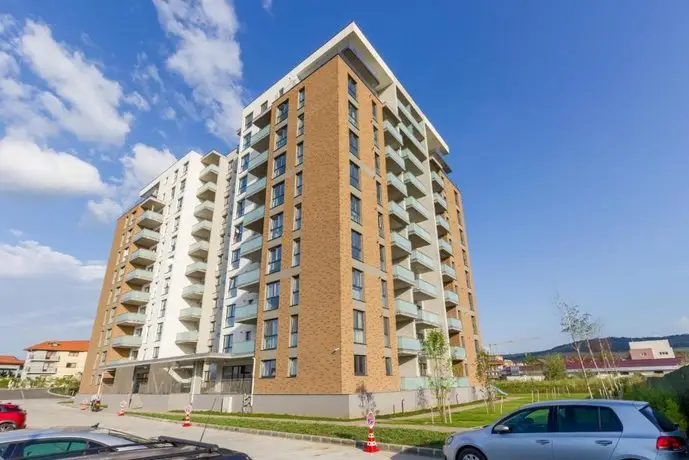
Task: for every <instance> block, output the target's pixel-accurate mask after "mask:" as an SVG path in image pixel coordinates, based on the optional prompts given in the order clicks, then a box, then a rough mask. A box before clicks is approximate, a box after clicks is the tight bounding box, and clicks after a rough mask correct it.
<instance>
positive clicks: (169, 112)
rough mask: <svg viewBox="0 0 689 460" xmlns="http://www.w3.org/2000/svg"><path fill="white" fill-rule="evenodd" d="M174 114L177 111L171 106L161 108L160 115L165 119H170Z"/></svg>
mask: <svg viewBox="0 0 689 460" xmlns="http://www.w3.org/2000/svg"><path fill="white" fill-rule="evenodd" d="M175 115H177V112H175V109H173V108H172V107H167V108H166V109H163V111H162V112H160V116H161V117H162V118H164V119H165V120H172V119H173V118H175Z"/></svg>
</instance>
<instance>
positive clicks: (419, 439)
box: [136, 412, 448, 448]
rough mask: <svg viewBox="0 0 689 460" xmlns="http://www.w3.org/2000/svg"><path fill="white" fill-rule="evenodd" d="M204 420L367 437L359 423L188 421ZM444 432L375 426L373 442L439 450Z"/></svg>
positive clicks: (214, 421)
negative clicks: (354, 424)
mask: <svg viewBox="0 0 689 460" xmlns="http://www.w3.org/2000/svg"><path fill="white" fill-rule="evenodd" d="M136 414H137V415H145V416H149V417H156V418H160V419H166V420H176V421H179V422H180V423H181V421H182V417H181V414H171V413H163V414H161V413H151V412H137V413H136ZM207 420H208V426H211V427H212V426H214V425H220V426H236V427H241V428H250V429H255V430H271V431H281V432H284V433H299V434H308V435H313V436H328V437H332V438H340V439H354V440H358V441H366V439H367V437H368V429H367V428H366V427H365V426H364V425H363V424H362V426H361V427H357V426H341V425H334V424H328V423H290V422H289V421H287V420H285V421H282V420H252V419H251V418H249V417H247V418H246V419H237V418H221V417H214V418H210V419H209V418H208V417H204V416H203V415H192V416H191V421H192V423H194V424H199V425H202V424H205V423H206V421H207ZM447 436H448V433H440V432H437V431H428V430H410V429H403V428H394V427H382V426H380V425H379V426H378V427H376V441H378V442H384V443H391V444H402V445H407V446H421V447H435V448H442V446H443V443H444V441H445V438H446V437H447Z"/></svg>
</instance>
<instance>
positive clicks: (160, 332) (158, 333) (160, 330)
mask: <svg viewBox="0 0 689 460" xmlns="http://www.w3.org/2000/svg"><path fill="white" fill-rule="evenodd" d="M162 336H163V323H158V325H157V326H156V336H155V341H156V342H159V341H160V338H161V337H162Z"/></svg>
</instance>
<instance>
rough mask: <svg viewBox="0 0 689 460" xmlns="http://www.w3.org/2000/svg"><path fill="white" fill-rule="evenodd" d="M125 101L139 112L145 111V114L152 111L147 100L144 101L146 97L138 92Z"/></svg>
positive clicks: (126, 97) (129, 95) (127, 97)
mask: <svg viewBox="0 0 689 460" xmlns="http://www.w3.org/2000/svg"><path fill="white" fill-rule="evenodd" d="M124 101H125V102H126V103H127V104H131V105H133V106H134V107H136V108H137V109H139V110H143V111H144V112H148V111H149V110H151V106H150V105H149V104H148V101H146V99H144V97H143V96H142V95H141V94H139V93H138V92H137V91H134V92H133V93H131V94H128V95H127V96H125V98H124Z"/></svg>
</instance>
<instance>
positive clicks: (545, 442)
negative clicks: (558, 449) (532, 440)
mask: <svg viewBox="0 0 689 460" xmlns="http://www.w3.org/2000/svg"><path fill="white" fill-rule="evenodd" d="M536 442H537V443H538V444H540V445H542V446H545V445H546V444H550V441H548V440H547V439H539V440H538V441H536Z"/></svg>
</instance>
